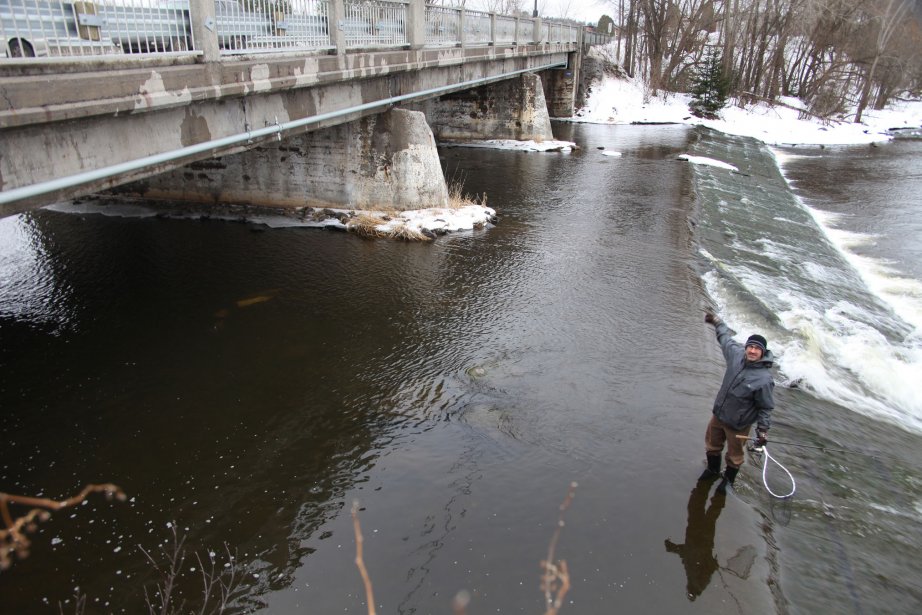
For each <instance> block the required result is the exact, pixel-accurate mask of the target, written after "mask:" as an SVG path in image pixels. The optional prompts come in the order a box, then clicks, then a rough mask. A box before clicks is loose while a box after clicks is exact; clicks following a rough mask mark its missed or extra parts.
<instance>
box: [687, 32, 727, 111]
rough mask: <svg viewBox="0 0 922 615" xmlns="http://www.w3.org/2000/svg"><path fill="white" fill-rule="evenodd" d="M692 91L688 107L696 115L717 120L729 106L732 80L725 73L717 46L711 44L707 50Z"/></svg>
mask: <svg viewBox="0 0 922 615" xmlns="http://www.w3.org/2000/svg"><path fill="white" fill-rule="evenodd" d="M691 93H692V101H691V104H690V105H689V106H688V108H689V110H690V111H691V113H692V115H694V116H695V117H701V118H705V119H709V120H716V119H717V113H718V112H719V111H720V110H721V109H723V108H724V107H726V106H727V98H728V96H729V93H730V80H729V79H727V77H726V75H725V74H724V70H723V60H722V58H721V54H720V49H718V48H717V46H710V47H708V50H707V51H706V52H705V56H704V60H703V62H702V64H701V66H700V67H699V68H698V71H697V73H696V74H695V78H694V82H693V85H692V90H691Z"/></svg>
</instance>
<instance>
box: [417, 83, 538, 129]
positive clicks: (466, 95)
mask: <svg viewBox="0 0 922 615" xmlns="http://www.w3.org/2000/svg"><path fill="white" fill-rule="evenodd" d="M411 108H413V109H419V110H420V111H422V112H423V113H425V114H426V121H428V122H429V125H430V126H431V127H432V132H433V134H434V135H435V138H436V139H438V140H439V141H475V140H486V139H510V140H514V141H538V142H541V141H546V140H550V139H553V138H554V133H553V132H552V130H551V118H550V115H549V114H548V107H547V103H546V102H545V97H544V88H543V87H542V84H541V77H540V76H538V75H537V74H534V73H525V74H523V75H521V76H520V77H517V78H515V79H508V80H505V81H499V82H496V83H491V84H489V85H484V86H481V87H478V88H473V89H470V90H464V91H461V92H455V93H452V94H447V95H445V96H441V97H439V98H434V99H431V100H427V101H423V102H421V103H416V104H414V105H412V107H411Z"/></svg>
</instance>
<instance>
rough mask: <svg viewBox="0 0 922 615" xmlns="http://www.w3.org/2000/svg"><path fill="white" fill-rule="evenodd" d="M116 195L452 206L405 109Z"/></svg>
mask: <svg viewBox="0 0 922 615" xmlns="http://www.w3.org/2000/svg"><path fill="white" fill-rule="evenodd" d="M112 192H113V193H116V194H127V195H131V196H138V197H143V198H148V199H158V200H170V201H185V202H197V203H207V204H243V205H261V206H272V207H292V208H293V207H301V206H311V207H332V208H349V209H352V208H356V209H397V210H406V209H422V208H427V207H444V206H446V205H447V204H448V188H447V186H446V183H445V178H444V176H443V174H442V169H441V167H440V165H439V157H438V152H437V150H436V147H435V140H434V138H433V135H432V131H431V130H430V129H429V126H428V125H427V124H426V121H425V117H424V116H423V114H422V113H420V112H418V111H410V110H403V109H393V110H391V111H388V112H385V113H381V114H377V115H371V116H367V117H364V118H361V119H359V120H355V121H353V122H349V123H347V124H340V125H338V126H333V127H331V128H324V129H321V130H316V131H313V132H309V133H305V134H301V135H297V136H293V137H290V138H287V139H285V140H283V141H280V142H271V143H269V144H264V145H260V146H258V147H256V148H254V149H251V150H247V151H245V152H243V153H240V154H234V155H229V156H222V157H216V158H211V159H208V160H202V161H199V162H194V163H191V164H189V165H187V166H185V167H182V168H180V169H176V170H174V171H170V172H167V173H164V174H161V175H157V176H153V177H149V178H147V179H144V180H141V181H137V182H133V183H130V184H125V185H123V186H119V187H117V188H115V189H113V190H112Z"/></svg>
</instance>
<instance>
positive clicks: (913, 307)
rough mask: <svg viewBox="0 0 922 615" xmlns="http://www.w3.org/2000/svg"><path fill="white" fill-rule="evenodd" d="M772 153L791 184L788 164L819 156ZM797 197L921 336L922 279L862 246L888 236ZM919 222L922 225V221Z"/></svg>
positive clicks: (866, 279) (877, 291) (873, 287)
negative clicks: (861, 229)
mask: <svg viewBox="0 0 922 615" xmlns="http://www.w3.org/2000/svg"><path fill="white" fill-rule="evenodd" d="M772 153H773V155H774V156H775V158H776V159H777V160H778V165H779V168H780V170H781V174H782V176H783V177H784V178H785V181H787V182H788V184H789V185H790V184H791V181H790V179H789V178H788V176H787V175H786V174H785V167H786V166H788V165H790V164H793V163H795V162H796V161H797V160H803V159H809V158H817V157H807V156H802V157H801V156H793V155H790V154H786V153H784V152H782V151H780V150H772ZM797 198H798V200H800V202H801V204H802V205H803V207H804V208H805V209H806V210H807V211H808V212H809V213H810V215H811V216H812V217H813V219H814V220H815V221H816V224H817V226H819V228H820V229H821V230H822V231H823V234H824V235H825V236H826V237H827V239H828V240H829V241H830V243H832V245H834V246H836V247H837V248H838V249H839V251H840V252H841V253H842V255H843V256H844V257H845V259H846V260H847V261H848V263H849V264H850V265H851V266H852V267H853V268H854V269H855V271H857V272H858V274H859V275H860V276H861V279H862V280H863V281H864V283H865V284H866V285H867V287H868V288H869V289H870V290H871V292H872V293H874V294H875V295H877V296H878V297H879V298H881V299H882V300H883V301H884V302H886V303H887V304H888V305H889V306H890V307H891V308H892V309H893V311H894V312H895V313H896V314H897V315H898V316H899V317H900V318H902V319H903V320H904V321H906V322H907V323H908V324H910V325H912V326H913V327H914V329H915V331H913V333H912V334H911V336H912V337H914V338H916V339H918V338H919V337H920V336H922V280H918V279H915V278H913V277H912V276H911V275H908V274H907V273H906V272H905V271H902V270H901V269H900V265H899V262H898V261H896V260H895V259H892V258H886V257H882V256H871V255H868V254H862V251H861V249H862V248H866V247H869V246H876V245H878V244H879V242H881V240H882V239H886V238H882V237H881V235H880V234H877V233H868V232H858V231H851V230H848V229H847V228H843V226H844V225H845V224H847V221H848V218H849V217H851V215H850V214H847V213H843V212H832V211H826V210H823V209H820V208H818V207H811V206H810V205H808V204H807V203H805V202H804V201H803V199H801V197H799V196H798V197H797ZM880 199H881V200H889V198H888V195H886V194H880ZM918 224H919V226H922V222H920V223H918ZM897 249H898V248H897Z"/></svg>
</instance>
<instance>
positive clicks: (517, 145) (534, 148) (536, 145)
mask: <svg viewBox="0 0 922 615" xmlns="http://www.w3.org/2000/svg"><path fill="white" fill-rule="evenodd" d="M439 145H444V146H446V147H485V148H489V149H511V150H515V151H520V152H570V151H573V150H574V149H575V148H576V144H575V143H572V142H570V141H554V140H552V139H548V140H546V141H541V142H538V141H514V140H512V139H487V140H485V141H447V142H444V143H439Z"/></svg>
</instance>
